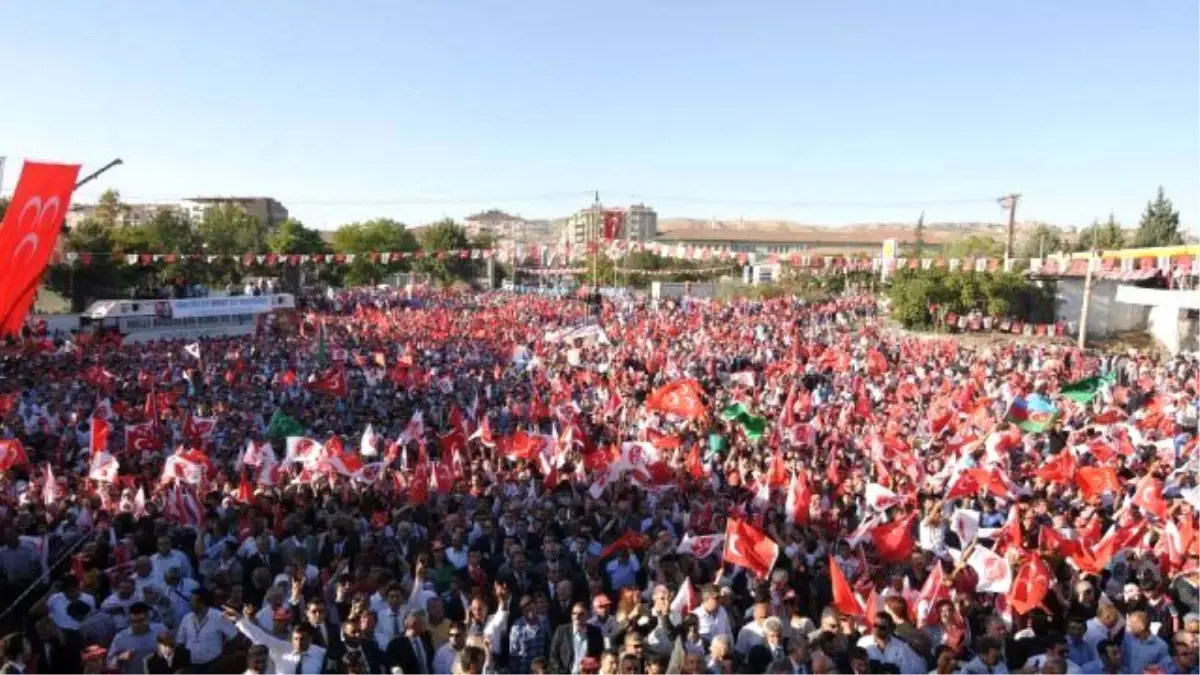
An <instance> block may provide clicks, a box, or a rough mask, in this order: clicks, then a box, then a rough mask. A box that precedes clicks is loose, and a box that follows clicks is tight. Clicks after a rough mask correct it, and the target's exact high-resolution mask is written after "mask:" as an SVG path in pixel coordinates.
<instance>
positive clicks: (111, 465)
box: [88, 452, 121, 483]
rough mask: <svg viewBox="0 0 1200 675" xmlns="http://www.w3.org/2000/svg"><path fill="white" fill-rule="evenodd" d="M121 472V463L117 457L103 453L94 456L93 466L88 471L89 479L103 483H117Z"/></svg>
mask: <svg viewBox="0 0 1200 675" xmlns="http://www.w3.org/2000/svg"><path fill="white" fill-rule="evenodd" d="M120 471H121V463H120V462H119V461H117V458H116V457H113V456H112V455H110V454H108V453H107V452H101V453H97V454H93V455H92V464H91V467H90V468H89V469H88V478H90V479H92V480H94V481H99V482H101V483H115V482H117V474H118V473H119V472H120Z"/></svg>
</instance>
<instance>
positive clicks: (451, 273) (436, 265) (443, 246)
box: [417, 218, 472, 282]
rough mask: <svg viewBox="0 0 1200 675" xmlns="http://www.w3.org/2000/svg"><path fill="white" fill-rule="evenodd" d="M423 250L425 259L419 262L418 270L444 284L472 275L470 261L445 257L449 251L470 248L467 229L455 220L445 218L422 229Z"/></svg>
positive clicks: (455, 257)
mask: <svg viewBox="0 0 1200 675" xmlns="http://www.w3.org/2000/svg"><path fill="white" fill-rule="evenodd" d="M421 248H422V249H424V251H425V258H424V259H422V260H420V261H419V262H418V265H417V269H419V270H421V271H422V272H425V273H426V274H430V275H432V276H434V277H436V278H437V279H439V280H440V281H443V282H445V281H449V280H451V279H466V278H467V277H468V276H469V275H470V271H471V267H472V265H471V261H470V260H469V259H468V260H463V259H462V258H459V257H457V256H448V255H445V254H446V252H447V251H460V250H464V249H467V248H470V242H469V241H468V239H467V231H466V229H464V228H463V226H462V225H459V224H458V223H456V222H454V220H452V219H450V218H443V219H442V220H439V221H437V222H435V223H431V224H429V225H427V226H425V227H424V228H422V229H421Z"/></svg>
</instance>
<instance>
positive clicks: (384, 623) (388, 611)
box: [375, 605, 408, 651]
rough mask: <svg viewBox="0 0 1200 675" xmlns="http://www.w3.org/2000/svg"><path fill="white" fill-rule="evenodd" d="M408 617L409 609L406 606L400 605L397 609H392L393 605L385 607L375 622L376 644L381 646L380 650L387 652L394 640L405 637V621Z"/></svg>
mask: <svg viewBox="0 0 1200 675" xmlns="http://www.w3.org/2000/svg"><path fill="white" fill-rule="evenodd" d="M407 616H408V607H407V606H405V605H400V607H399V608H397V609H392V606H391V605H384V606H383V610H382V611H380V612H379V613H378V620H377V621H376V622H375V644H377V645H379V648H380V649H382V650H384V651H387V648H388V645H389V644H391V643H392V640H395V639H396V638H398V637H400V636H401V635H404V619H405V617H407Z"/></svg>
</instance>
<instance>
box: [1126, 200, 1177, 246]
mask: <svg viewBox="0 0 1200 675" xmlns="http://www.w3.org/2000/svg"><path fill="white" fill-rule="evenodd" d="M1182 243H1183V235H1182V234H1180V232H1179V212H1178V211H1176V210H1175V206H1174V205H1173V204H1172V203H1171V200H1170V199H1167V196H1166V194H1164V193H1163V189H1162V186H1159V188H1158V194H1157V195H1156V196H1155V197H1154V201H1151V202H1147V203H1146V210H1145V211H1143V212H1142V220H1141V222H1140V223H1138V229H1137V234H1136V235H1134V240H1133V244H1134V246H1174V245H1177V244H1182Z"/></svg>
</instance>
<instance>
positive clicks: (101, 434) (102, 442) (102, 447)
mask: <svg viewBox="0 0 1200 675" xmlns="http://www.w3.org/2000/svg"><path fill="white" fill-rule="evenodd" d="M110 434H112V425H110V424H109V423H108V420H106V419H104V418H103V417H98V416H95V415H93V416H92V418H91V431H90V436H91V439H90V443H89V445H91V450H92V455H93V456H95V455H98V454H100V453H102V452H104V451H106V450H108V437H109V435H110Z"/></svg>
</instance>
